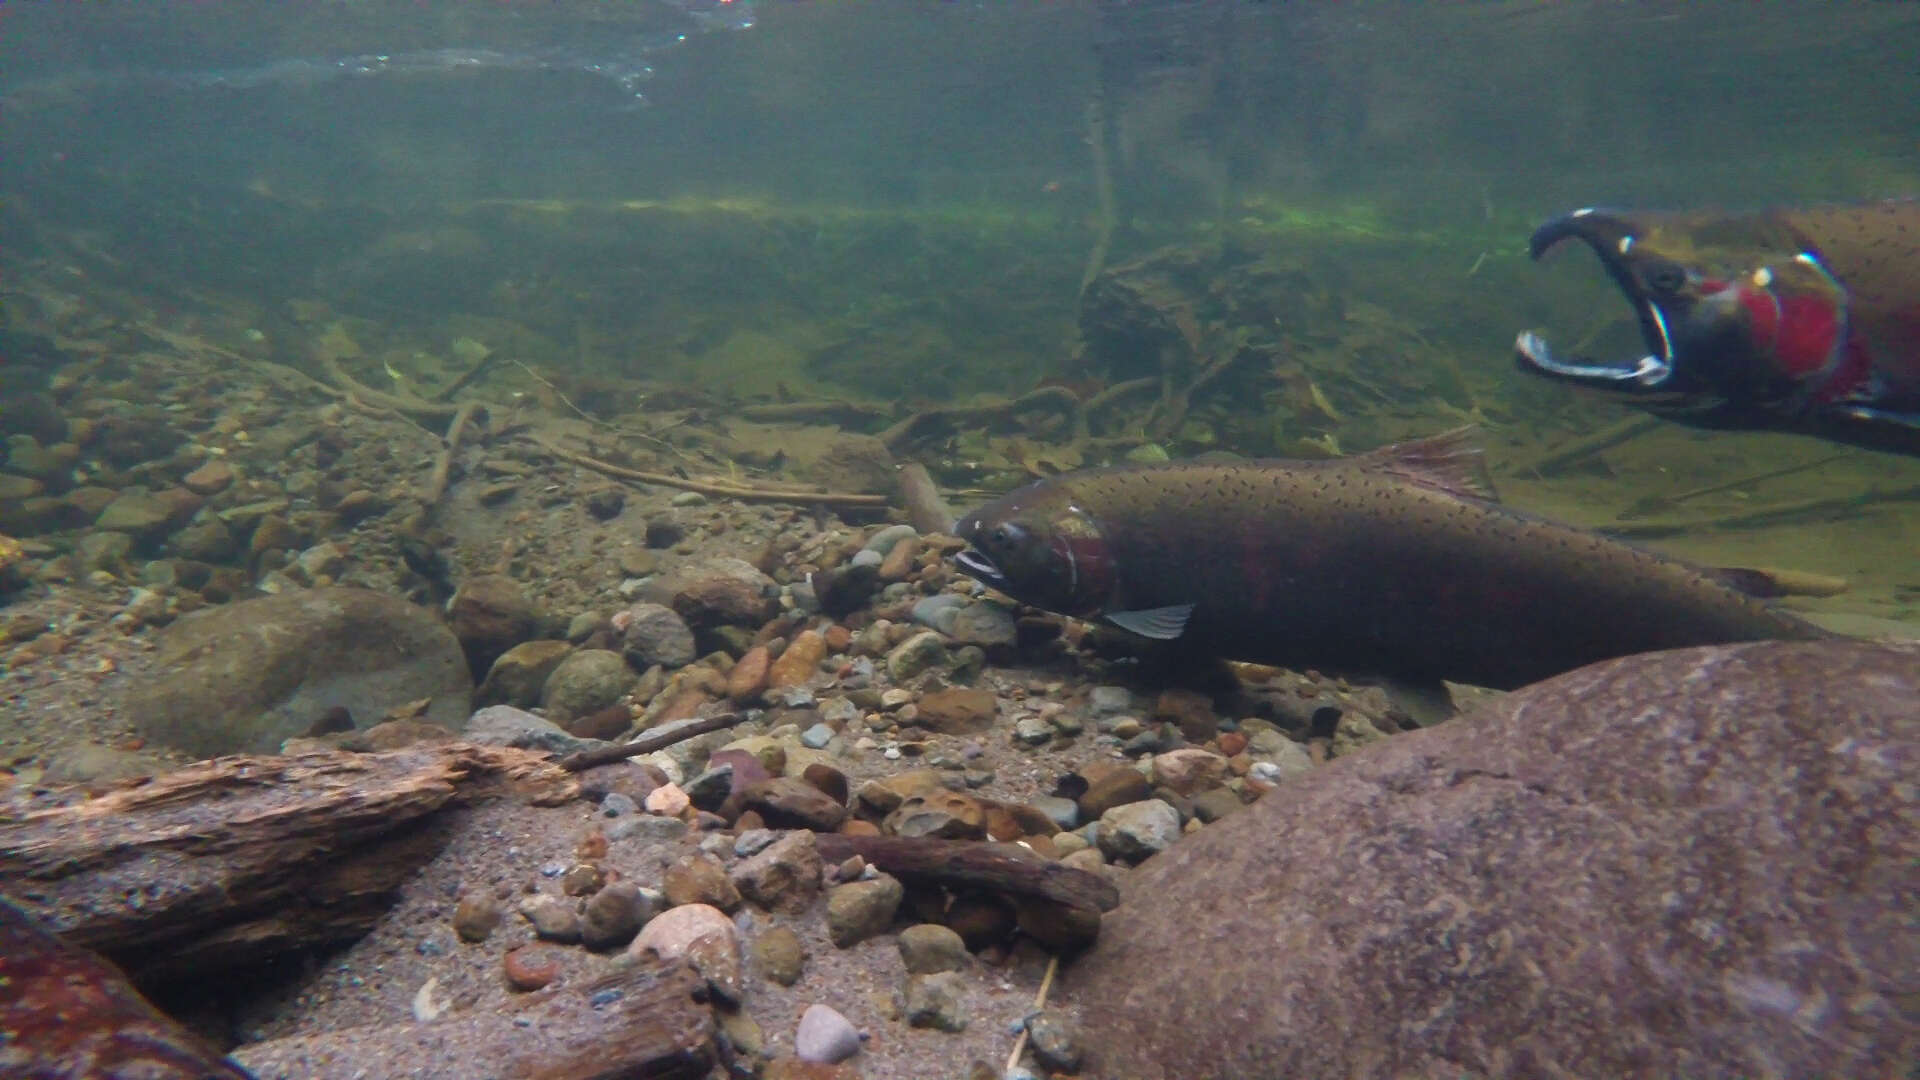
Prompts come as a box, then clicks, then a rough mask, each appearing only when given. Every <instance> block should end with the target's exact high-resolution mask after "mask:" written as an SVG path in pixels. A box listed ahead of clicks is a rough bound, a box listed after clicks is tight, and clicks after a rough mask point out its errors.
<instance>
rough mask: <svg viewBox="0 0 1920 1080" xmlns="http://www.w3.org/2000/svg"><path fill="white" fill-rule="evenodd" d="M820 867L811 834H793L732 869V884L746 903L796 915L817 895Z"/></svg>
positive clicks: (817, 850) (790, 833)
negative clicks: (744, 897)
mask: <svg viewBox="0 0 1920 1080" xmlns="http://www.w3.org/2000/svg"><path fill="white" fill-rule="evenodd" d="M822 870H823V867H822V865H821V862H820V851H819V849H818V848H816V847H815V846H814V841H813V834H812V833H810V832H806V831H804V830H794V831H793V832H789V833H787V834H786V835H785V836H782V837H781V838H780V839H778V840H775V841H774V842H773V843H772V844H770V845H768V846H767V848H766V850H764V851H762V852H760V853H758V854H756V855H754V856H753V857H751V858H749V859H746V860H744V861H742V862H741V863H740V865H738V866H736V867H734V868H733V875H732V877H733V883H734V885H735V886H736V887H737V888H738V889H739V890H740V892H741V893H742V894H744V895H745V896H746V898H747V899H749V900H751V901H753V902H754V903H756V904H759V905H760V906H761V907H763V908H767V909H768V910H771V911H782V912H786V913H787V914H790V915H797V914H799V913H801V912H803V911H805V910H807V908H808V907H809V906H811V905H812V904H813V900H814V897H816V896H819V895H820V876H821V873H822Z"/></svg>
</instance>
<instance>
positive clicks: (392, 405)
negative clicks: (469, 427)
mask: <svg viewBox="0 0 1920 1080" xmlns="http://www.w3.org/2000/svg"><path fill="white" fill-rule="evenodd" d="M314 359H315V362H317V363H318V364H319V365H320V370H322V371H324V372H325V373H326V375H327V378H329V379H332V380H333V381H334V383H335V384H336V385H337V386H338V387H339V389H341V390H343V391H345V394H346V398H345V400H346V401H347V403H348V404H351V405H356V406H358V407H360V408H361V410H362V411H363V412H370V413H372V414H373V415H376V416H377V415H381V414H383V413H385V414H391V415H394V416H400V417H404V418H405V419H407V420H410V421H412V422H414V423H415V424H419V423H423V422H431V423H445V422H447V421H448V420H451V419H453V414H454V413H455V412H456V411H457V410H458V408H459V407H458V406H456V405H453V404H451V403H448V402H444V401H423V400H421V399H420V398H417V397H414V396H412V395H411V394H409V395H406V396H402V395H399V394H389V393H386V392H385V391H382V390H375V389H374V388H372V387H370V386H368V385H366V384H365V383H363V382H361V381H360V380H358V379H355V378H354V377H353V376H351V375H349V374H347V370H346V369H345V368H343V367H341V366H340V361H339V360H337V359H335V358H334V357H332V356H329V355H326V354H324V353H320V354H317V355H316V356H315V357H314Z"/></svg>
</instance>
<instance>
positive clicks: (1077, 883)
mask: <svg viewBox="0 0 1920 1080" xmlns="http://www.w3.org/2000/svg"><path fill="white" fill-rule="evenodd" d="M814 845H815V846H816V847H817V848H818V849H819V851H820V856H821V857H822V858H824V859H826V860H827V861H829V862H840V861H842V860H845V859H848V858H851V857H852V856H854V855H858V856H860V857H861V858H862V859H865V860H866V861H867V862H868V863H870V864H871V865H873V866H875V867H878V868H879V869H881V870H884V871H886V872H887V873H889V874H892V875H894V876H895V877H900V878H905V879H907V880H909V881H920V882H929V883H933V884H938V885H943V886H946V887H949V888H952V887H956V886H958V887H972V888H982V889H992V890H994V891H996V892H999V893H1002V894H1004V895H1005V896H1006V897H1007V898H1008V899H1009V900H1011V901H1012V903H1013V909H1014V915H1015V919H1016V921H1017V923H1018V925H1019V927H1020V929H1021V930H1022V931H1024V932H1025V933H1026V934H1027V935H1028V936H1030V937H1032V938H1034V939H1035V940H1036V941H1038V942H1040V944H1042V945H1044V946H1045V947H1047V948H1048V949H1052V950H1054V951H1056V952H1077V951H1079V950H1080V949H1082V948H1085V947H1086V946H1088V945H1091V944H1092V943H1093V942H1094V939H1096V938H1097V937H1099V936H1100V915H1101V913H1102V912H1107V911H1112V910H1113V909H1114V908H1116V907H1118V906H1120V893H1119V890H1118V889H1115V888H1114V886H1113V883H1112V882H1110V881H1108V880H1107V879H1106V878H1103V877H1101V876H1100V875H1098V874H1095V873H1092V872H1090V871H1086V870H1080V869H1077V868H1075V867H1071V866H1062V865H1060V864H1059V863H1057V862H1054V861H1053V860H1052V859H1049V858H1046V857H1045V856H1043V855H1040V854H1038V853H1036V852H1034V851H1031V850H1029V849H1027V848H1024V847H1021V846H1020V845H1019V844H1000V843H992V842H988V841H981V840H944V839H941V838H939V837H933V836H852V835H848V834H846V833H819V834H817V835H816V836H815V837H814Z"/></svg>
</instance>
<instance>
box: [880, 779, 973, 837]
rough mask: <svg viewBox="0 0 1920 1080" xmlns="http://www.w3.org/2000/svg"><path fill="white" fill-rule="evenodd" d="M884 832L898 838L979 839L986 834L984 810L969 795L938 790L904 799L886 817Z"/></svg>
mask: <svg viewBox="0 0 1920 1080" xmlns="http://www.w3.org/2000/svg"><path fill="white" fill-rule="evenodd" d="M886 830H887V831H888V832H891V833H894V834H896V835H899V836H937V837H940V838H941V839H943V840H982V839H985V838H986V835H987V809H986V807H984V806H982V805H981V804H980V800H978V799H976V798H974V797H973V796H971V795H963V794H961V793H960V792H958V791H948V790H946V789H944V788H942V789H940V790H938V791H929V792H926V793H925V794H921V795H909V796H907V798H906V799H905V800H904V801H903V802H901V804H900V806H899V808H898V809H896V810H895V811H894V812H893V813H891V814H888V815H887V821H886Z"/></svg>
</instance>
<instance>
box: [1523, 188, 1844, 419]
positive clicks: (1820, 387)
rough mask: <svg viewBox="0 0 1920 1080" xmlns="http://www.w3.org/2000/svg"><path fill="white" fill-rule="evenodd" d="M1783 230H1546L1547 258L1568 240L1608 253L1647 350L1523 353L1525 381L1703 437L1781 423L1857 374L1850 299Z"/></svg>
mask: <svg viewBox="0 0 1920 1080" xmlns="http://www.w3.org/2000/svg"><path fill="white" fill-rule="evenodd" d="M1797 239H1798V238H1797V237H1795V236H1793V235H1792V232H1791V230H1790V229H1789V228H1788V227H1787V226H1785V225H1784V224H1783V223H1778V222H1774V221H1771V220H1769V219H1764V218H1717V219H1716V218H1701V217H1684V216H1680V215H1661V214H1620V213H1613V212H1609V211H1605V210H1576V211H1574V212H1573V213H1571V214H1567V215H1566V216H1564V217H1560V218H1556V219H1554V220H1552V221H1549V222H1547V223H1546V224H1545V225H1543V226H1541V227H1540V229H1539V230H1537V231H1536V232H1535V233H1534V234H1533V239H1532V241H1531V243H1530V245H1529V247H1530V250H1531V253H1532V255H1533V257H1534V258H1535V259H1539V258H1541V257H1542V256H1544V255H1546V254H1547V253H1548V252H1549V251H1552V250H1554V249H1556V248H1558V247H1560V246H1562V245H1563V244H1565V243H1567V242H1568V241H1579V242H1582V243H1585V244H1586V246H1587V247H1589V248H1591V249H1592V251H1593V252H1594V254H1595V255H1597V256H1599V258H1600V264H1601V266H1603V267H1604V268H1605V270H1606V272H1607V274H1608V276H1609V277H1611V278H1612V279H1613V283H1614V284H1615V285H1616V286H1617V287H1618V288H1619V289H1620V292H1621V293H1622V294H1623V295H1624V296H1625V297H1626V300H1627V302H1628V303H1629V304H1630V305H1632V308H1633V314H1634V317H1635V319H1636V320H1637V321H1638V323H1639V327H1640V337H1641V341H1642V343H1643V345H1644V347H1645V349H1646V351H1645V352H1644V353H1643V354H1641V355H1639V356H1624V357H1603V358H1588V357H1569V356H1562V355H1560V354H1558V353H1557V352H1555V351H1554V350H1553V349H1552V348H1551V347H1550V346H1549V345H1548V344H1547V342H1546V340H1545V339H1544V338H1542V337H1541V336H1540V335H1538V334H1535V333H1531V332H1529V333H1523V334H1521V335H1520V338H1519V341H1518V342H1517V344H1516V353H1517V359H1518V361H1519V363H1520V366H1521V367H1522V368H1523V369H1524V370H1528V371H1531V372H1533V373H1535V374H1539V375H1544V376H1547V377H1549V378H1555V379H1560V380H1563V381H1565V382H1569V383H1572V384H1574V385H1576V386H1580V387H1584V388H1586V389H1590V390H1597V391H1601V392H1603V393H1606V394H1609V395H1611V396H1614V397H1618V398H1623V399H1625V400H1626V401H1627V402H1629V403H1631V404H1634V405H1638V406H1640V407H1642V408H1645V409H1648V410H1650V411H1653V412H1656V413H1661V414H1664V415H1668V416H1671V417H1673V418H1674V419H1680V420H1686V421H1688V422H1692V423H1696V424H1700V425H1702V426H1714V427H1764V426H1773V425H1772V424H1770V423H1769V422H1768V421H1769V420H1770V419H1771V418H1775V417H1783V416H1792V415H1794V414H1797V413H1800V412H1803V411H1804V410H1806V409H1807V408H1808V407H1809V406H1810V405H1811V404H1814V403H1816V402H1818V401H1820V400H1821V399H1822V398H1823V397H1824V396H1825V395H1826V394H1827V393H1828V391H1830V390H1831V389H1832V387H1833V385H1834V384H1835V383H1837V382H1838V381H1840V380H1844V379H1848V378H1850V377H1851V376H1852V374H1853V373H1852V372H1851V371H1850V370H1849V360H1850V357H1849V356H1848V349H1847V343H1848V297H1847V290H1846V289H1845V288H1844V287H1843V286H1842V285H1841V283H1840V281H1839V279H1838V278H1836V277H1835V276H1834V275H1833V273H1832V272H1831V271H1830V270H1829V269H1828V267H1827V266H1826V264H1825V263H1824V262H1823V261H1822V259H1821V257H1820V256H1819V254H1818V253H1817V252H1815V251H1813V250H1810V249H1809V248H1808V247H1807V246H1805V245H1802V244H1800V243H1797V242H1796V241H1797Z"/></svg>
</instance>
